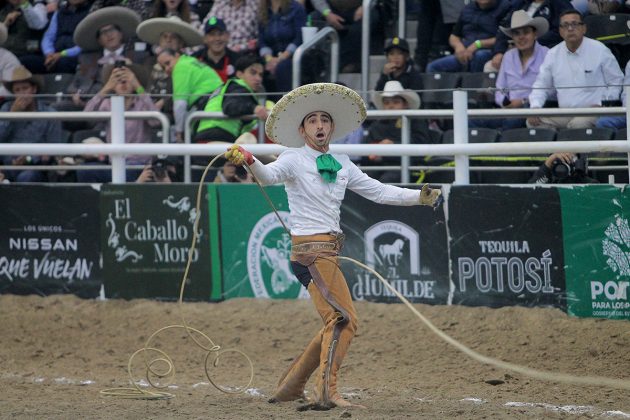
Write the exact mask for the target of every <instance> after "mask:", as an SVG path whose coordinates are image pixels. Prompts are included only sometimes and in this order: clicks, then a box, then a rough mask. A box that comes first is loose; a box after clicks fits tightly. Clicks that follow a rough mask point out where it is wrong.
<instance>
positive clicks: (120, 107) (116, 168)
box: [109, 96, 127, 184]
mask: <svg viewBox="0 0 630 420" xmlns="http://www.w3.org/2000/svg"><path fill="white" fill-rule="evenodd" d="M111 101H112V117H111V133H112V144H125V98H124V97H123V96H112V99H111ZM109 159H110V161H111V162H112V183H114V184H124V183H125V181H126V180H127V174H126V170H125V156H121V155H114V156H110V157H109Z"/></svg>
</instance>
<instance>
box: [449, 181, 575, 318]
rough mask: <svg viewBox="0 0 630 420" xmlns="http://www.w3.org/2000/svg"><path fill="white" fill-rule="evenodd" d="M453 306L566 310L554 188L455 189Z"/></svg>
mask: <svg viewBox="0 0 630 420" xmlns="http://www.w3.org/2000/svg"><path fill="white" fill-rule="evenodd" d="M448 209H449V231H450V252H451V267H452V281H453V295H452V299H451V303H453V304H461V305H470V306H481V305H483V306H491V307H500V306H508V305H524V306H544V305H553V306H556V307H560V308H566V300H565V299H566V295H565V282H564V268H563V267H564V258H563V257H564V253H563V248H562V221H561V214H560V200H559V197H558V192H557V189H555V188H542V187H536V188H531V187H498V186H460V187H458V186H453V187H451V190H450V196H449V199H448Z"/></svg>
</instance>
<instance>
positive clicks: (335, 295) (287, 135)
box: [225, 83, 441, 409]
mask: <svg viewBox="0 0 630 420" xmlns="http://www.w3.org/2000/svg"><path fill="white" fill-rule="evenodd" d="M365 116H366V111H365V103H364V102H363V100H362V99H361V97H360V96H359V95H358V94H357V93H356V92H354V91H353V90H351V89H348V88H346V87H344V86H340V85H337V84H334V83H315V84H310V85H304V86H301V87H299V88H297V89H294V90H293V91H291V92H289V93H288V94H287V95H285V96H284V97H283V98H282V99H281V100H280V101H278V103H277V104H276V105H275V106H274V108H273V109H272V111H271V113H270V115H269V118H268V119H267V122H266V125H265V131H266V132H267V135H268V136H269V138H271V139H272V140H273V141H274V142H276V143H280V144H282V145H284V146H287V147H289V149H287V150H285V151H284V152H282V154H280V156H279V158H278V159H277V160H276V161H275V162H272V163H269V164H267V165H263V164H262V163H261V162H259V161H258V160H256V159H255V158H254V156H253V155H252V154H251V153H250V152H248V151H246V150H245V149H244V148H243V147H242V146H239V145H236V144H235V145H233V146H232V147H231V148H230V149H228V151H227V153H226V154H225V157H226V158H227V159H228V160H230V161H232V162H233V163H234V164H236V165H242V164H243V163H244V162H246V163H247V165H248V166H249V168H250V170H251V171H252V173H253V174H254V175H255V176H256V178H258V180H259V181H260V183H261V184H262V185H271V184H277V183H284V186H285V189H286V192H287V196H288V201H289V208H290V218H289V220H290V230H291V239H292V249H291V268H292V270H293V272H294V274H295V275H296V277H297V278H298V280H299V281H300V282H301V283H302V284H303V285H304V286H305V287H306V288H307V290H308V292H309V294H310V296H311V299H312V301H313V303H314V304H315V308H316V309H317V312H319V315H320V316H321V317H322V320H323V323H324V326H323V328H322V329H321V330H320V331H319V332H318V333H317V334H316V335H315V337H314V338H313V339H312V340H311V342H310V343H309V345H308V346H307V347H306V350H304V352H303V353H302V354H301V355H300V356H298V357H297V358H295V359H294V361H293V363H292V364H291V366H289V368H288V370H287V371H286V372H285V374H284V375H283V376H282V377H281V379H280V381H279V383H278V388H277V390H276V392H275V394H274V395H273V397H272V398H271V399H270V400H269V401H270V402H282V401H293V400H297V399H301V398H304V387H305V385H306V382H307V381H308V379H309V377H310V376H311V374H312V373H313V372H314V371H315V370H316V369H317V368H318V367H319V374H318V375H317V381H316V385H315V390H314V401H312V405H311V407H312V408H317V409H328V408H332V407H335V406H339V407H350V406H356V405H354V404H352V403H350V402H348V401H346V400H344V399H343V398H342V397H341V396H340V395H339V393H338V390H337V376H338V371H339V367H340V366H341V363H342V361H343V358H344V356H345V355H346V353H347V351H348V347H349V346H350V342H351V341H352V338H353V337H354V335H355V332H356V330H357V323H358V321H357V314H356V311H355V309H354V305H353V304H352V297H351V295H350V291H349V289H348V285H347V284H346V281H345V278H344V276H343V273H342V272H341V270H340V269H339V264H338V261H337V255H338V254H339V252H340V250H341V246H342V242H343V234H342V232H341V229H340V225H339V217H340V207H341V202H342V200H343V198H344V195H345V191H346V189H350V190H352V191H354V192H356V193H357V194H359V195H361V196H363V197H365V198H367V199H369V200H372V201H374V202H377V203H383V204H392V205H403V206H412V205H428V206H433V205H435V203H436V201H437V200H438V197H439V196H440V193H441V192H440V190H436V189H434V190H432V189H431V188H429V187H428V186H427V185H425V186H424V187H423V188H422V190H421V191H419V190H412V189H407V188H399V187H395V186H393V185H385V184H382V183H380V182H379V181H376V180H374V179H372V178H370V177H368V176H367V175H366V174H365V173H363V172H362V171H361V170H360V169H359V168H358V167H357V166H356V165H355V164H354V163H352V161H351V160H350V159H349V158H348V156H347V155H341V154H336V153H335V154H330V153H328V149H329V144H330V142H331V140H335V139H338V138H341V137H343V136H345V135H346V134H348V133H350V132H352V131H354V130H355V129H356V128H357V127H359V125H360V124H361V123H362V122H363V120H364V119H365Z"/></svg>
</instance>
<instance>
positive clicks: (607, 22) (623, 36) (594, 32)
mask: <svg viewBox="0 0 630 420" xmlns="http://www.w3.org/2000/svg"><path fill="white" fill-rule="evenodd" d="M628 21H630V14H626V13H613V14H608V15H588V16H586V17H585V18H584V22H585V23H586V36H587V37H589V38H593V39H596V40H598V41H601V42H604V43H607V44H608V43H610V44H621V45H628V44H630V30H628V25H627V22H628Z"/></svg>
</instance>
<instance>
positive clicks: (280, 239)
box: [217, 184, 308, 299]
mask: <svg viewBox="0 0 630 420" xmlns="http://www.w3.org/2000/svg"><path fill="white" fill-rule="evenodd" d="M217 189H218V193H219V216H220V223H221V259H222V269H223V297H224V298H226V299H229V298H234V297H260V298H272V299H295V298H304V297H307V296H308V292H307V291H306V289H305V288H304V287H303V286H302V285H301V284H300V282H299V281H298V280H297V278H296V277H295V276H294V275H293V272H292V271H291V267H290V264H289V261H290V260H289V258H290V255H291V236H290V235H289V234H288V233H287V232H286V231H285V229H284V227H283V226H282V223H281V222H280V219H278V217H277V216H276V214H275V213H274V211H273V210H272V208H271V206H269V203H268V202H267V200H266V199H265V197H264V196H263V194H262V192H261V191H260V188H259V187H258V186H257V185H242V184H241V185H230V184H225V185H219V186H218V187H217ZM265 191H266V192H267V194H268V195H269V198H270V199H271V201H272V202H273V205H274V206H275V208H276V209H277V210H278V214H279V215H280V217H281V218H282V221H283V222H284V224H285V225H286V226H287V227H288V226H289V206H288V203H287V196H286V193H285V191H284V187H281V186H271V187H265Z"/></svg>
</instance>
